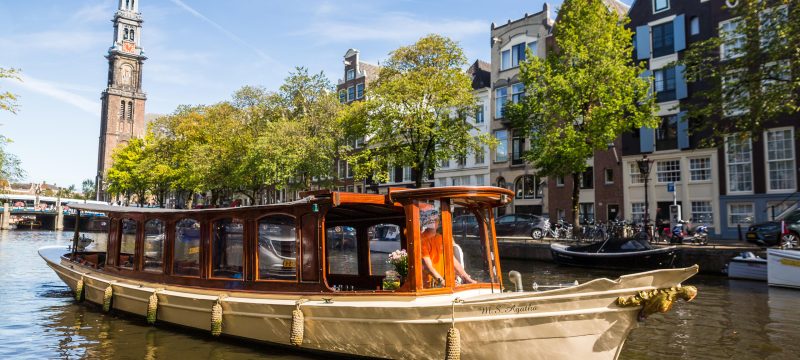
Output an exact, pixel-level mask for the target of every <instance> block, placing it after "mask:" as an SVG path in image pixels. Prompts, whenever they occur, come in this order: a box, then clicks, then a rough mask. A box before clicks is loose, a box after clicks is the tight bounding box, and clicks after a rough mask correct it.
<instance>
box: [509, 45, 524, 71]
mask: <svg viewBox="0 0 800 360" xmlns="http://www.w3.org/2000/svg"><path fill="white" fill-rule="evenodd" d="M525 47H526V44H525V43H521V44H517V45H514V46H512V47H511V67H517V66H519V64H520V63H521V62H523V61H525Z"/></svg>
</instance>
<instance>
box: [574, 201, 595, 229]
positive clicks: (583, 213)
mask: <svg viewBox="0 0 800 360" xmlns="http://www.w3.org/2000/svg"><path fill="white" fill-rule="evenodd" d="M578 221H580V223H581V224H586V223H588V222H590V221H594V203H580V204H578Z"/></svg>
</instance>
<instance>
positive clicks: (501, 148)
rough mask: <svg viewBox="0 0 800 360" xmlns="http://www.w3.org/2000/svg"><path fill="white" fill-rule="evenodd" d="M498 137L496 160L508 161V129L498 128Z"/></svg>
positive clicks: (495, 135)
mask: <svg viewBox="0 0 800 360" xmlns="http://www.w3.org/2000/svg"><path fill="white" fill-rule="evenodd" d="M494 138H495V139H497V148H496V149H495V151H494V161H495V162H504V161H508V130H498V131H495V133H494Z"/></svg>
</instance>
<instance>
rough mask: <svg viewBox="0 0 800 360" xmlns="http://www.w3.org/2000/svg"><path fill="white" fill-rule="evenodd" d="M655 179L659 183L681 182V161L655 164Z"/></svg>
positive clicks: (666, 161)
mask: <svg viewBox="0 0 800 360" xmlns="http://www.w3.org/2000/svg"><path fill="white" fill-rule="evenodd" d="M656 178H657V179H658V182H660V183H670V182H679V181H681V161H680V160H665V161H658V162H656Z"/></svg>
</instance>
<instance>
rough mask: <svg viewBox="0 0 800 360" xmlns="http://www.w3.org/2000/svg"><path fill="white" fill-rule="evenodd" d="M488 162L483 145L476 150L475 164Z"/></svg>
mask: <svg viewBox="0 0 800 360" xmlns="http://www.w3.org/2000/svg"><path fill="white" fill-rule="evenodd" d="M485 162H486V149H485V148H484V147H483V146H481V148H480V149H478V151H476V152H475V165H482V164H483V163H485Z"/></svg>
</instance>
